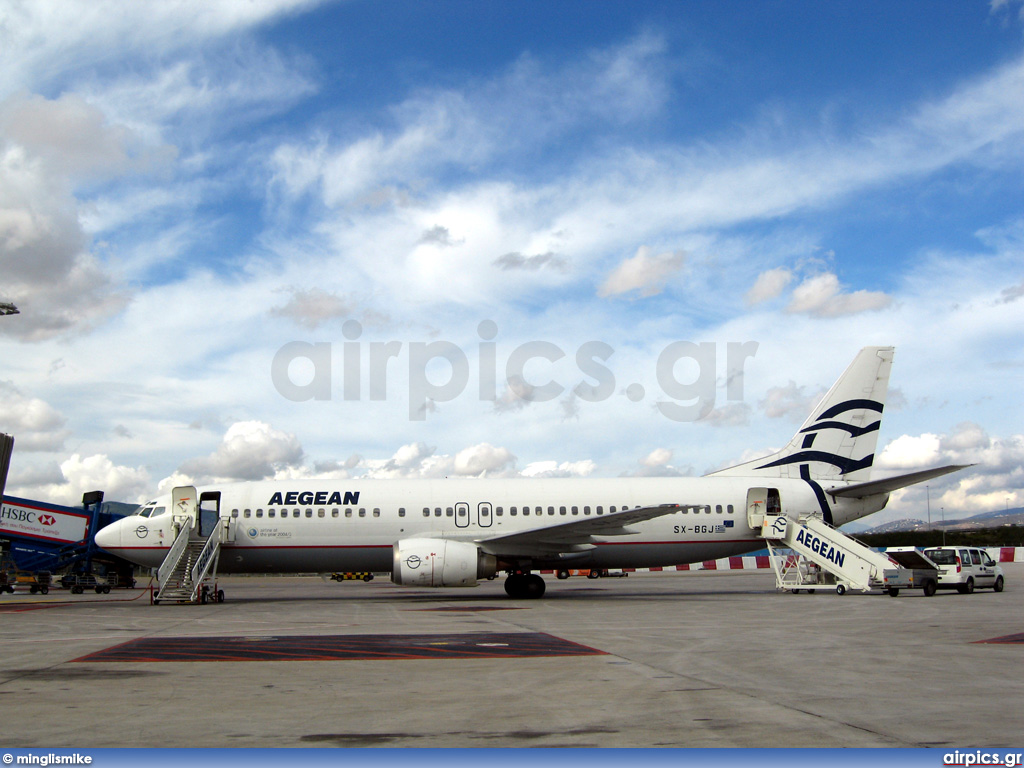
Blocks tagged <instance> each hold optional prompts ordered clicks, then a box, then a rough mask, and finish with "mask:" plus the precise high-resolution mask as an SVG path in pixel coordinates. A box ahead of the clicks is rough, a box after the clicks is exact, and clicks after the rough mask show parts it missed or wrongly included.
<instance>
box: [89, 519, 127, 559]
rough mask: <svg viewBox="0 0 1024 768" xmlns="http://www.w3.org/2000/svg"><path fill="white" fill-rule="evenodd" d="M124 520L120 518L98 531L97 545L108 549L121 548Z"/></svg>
mask: <svg viewBox="0 0 1024 768" xmlns="http://www.w3.org/2000/svg"><path fill="white" fill-rule="evenodd" d="M122 522H124V521H123V520H118V521H117V522H116V523H111V524H110V525H108V526H106V527H105V528H101V529H100V530H98V531H96V539H95V541H96V546H97V547H99V548H100V549H105V550H108V551H109V550H112V549H118V548H120V546H121V528H122V527H123V526H122V525H121V523H122Z"/></svg>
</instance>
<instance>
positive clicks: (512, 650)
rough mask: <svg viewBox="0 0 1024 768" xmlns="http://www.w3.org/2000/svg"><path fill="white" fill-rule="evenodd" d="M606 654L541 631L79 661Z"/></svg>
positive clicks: (184, 647)
mask: <svg viewBox="0 0 1024 768" xmlns="http://www.w3.org/2000/svg"><path fill="white" fill-rule="evenodd" d="M604 655H607V654H606V652H605V651H601V650H597V649H595V648H589V647H587V646H585V645H580V644H579V643H573V642H571V641H569V640H563V639H562V638H560V637H555V636H554V635H548V634H546V633H543V632H502V633H494V632H480V633H464V634H440V635H300V636H282V637H259V636H257V637H245V636H242V637H165V638H155V637H144V638H139V639H137V640H129V641H128V642H126V643H121V644H119V645H116V646H113V647H111V648H107V649H105V650H102V651H98V652H96V653H91V654H89V655H88V656H83V657H81V658H79V659H75V661H76V662H89V663H95V662H164V661H346V660H370V659H377V660H382V661H383V660H410V659H420V660H422V659H502V658H542V657H568V656H604Z"/></svg>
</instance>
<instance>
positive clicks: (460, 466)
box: [453, 443, 516, 477]
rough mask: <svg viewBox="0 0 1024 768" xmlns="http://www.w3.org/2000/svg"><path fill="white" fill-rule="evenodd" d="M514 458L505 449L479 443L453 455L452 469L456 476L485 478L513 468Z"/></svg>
mask: <svg viewBox="0 0 1024 768" xmlns="http://www.w3.org/2000/svg"><path fill="white" fill-rule="evenodd" d="M515 463H516V457H515V456H513V455H512V454H511V453H510V452H509V450H508V449H507V448H495V447H494V446H493V445H491V444H490V443H480V444H479V445H474V446H471V447H469V448H464V449H463V450H461V451H459V452H458V453H457V454H455V461H454V462H453V469H454V471H455V474H457V475H469V476H472V477H485V476H486V475H488V474H493V473H501V472H504V471H506V470H509V469H512V468H513V467H515Z"/></svg>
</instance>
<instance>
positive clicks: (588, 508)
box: [583, 507, 590, 515]
mask: <svg viewBox="0 0 1024 768" xmlns="http://www.w3.org/2000/svg"><path fill="white" fill-rule="evenodd" d="M583 514H584V515H589V514H590V507H584V508H583Z"/></svg>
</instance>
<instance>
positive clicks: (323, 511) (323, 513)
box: [316, 509, 327, 517]
mask: <svg viewBox="0 0 1024 768" xmlns="http://www.w3.org/2000/svg"><path fill="white" fill-rule="evenodd" d="M326 514H327V510H324V509H318V510H317V511H316V516H317V517H324V516H325V515H326Z"/></svg>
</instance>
